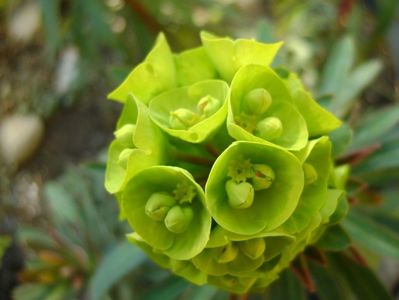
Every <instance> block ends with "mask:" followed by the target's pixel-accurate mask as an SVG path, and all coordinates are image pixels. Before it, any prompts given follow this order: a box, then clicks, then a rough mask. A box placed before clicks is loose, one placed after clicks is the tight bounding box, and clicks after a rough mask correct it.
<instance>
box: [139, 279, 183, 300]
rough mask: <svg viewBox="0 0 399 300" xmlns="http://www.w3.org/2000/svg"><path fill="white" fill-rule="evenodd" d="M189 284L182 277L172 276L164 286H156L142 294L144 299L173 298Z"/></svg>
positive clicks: (165, 299) (168, 299)
mask: <svg viewBox="0 0 399 300" xmlns="http://www.w3.org/2000/svg"><path fill="white" fill-rule="evenodd" d="M188 286H189V284H188V282H187V281H185V280H184V279H182V278H178V277H175V276H173V277H170V278H169V279H168V280H167V281H166V282H164V283H163V284H162V286H156V287H154V288H153V289H152V290H151V291H149V292H147V293H146V294H144V295H143V296H142V298H141V299H142V300H173V299H177V297H178V296H179V295H180V294H181V293H182V292H183V291H184V290H185V289H187V287H188Z"/></svg>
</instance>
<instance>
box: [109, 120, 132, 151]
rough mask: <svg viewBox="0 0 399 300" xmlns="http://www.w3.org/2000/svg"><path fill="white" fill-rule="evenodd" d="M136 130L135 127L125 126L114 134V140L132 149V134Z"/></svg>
mask: <svg viewBox="0 0 399 300" xmlns="http://www.w3.org/2000/svg"><path fill="white" fill-rule="evenodd" d="M135 130H136V125H133V124H126V125H124V126H122V127H121V128H119V129H118V130H117V131H115V132H114V135H115V137H116V139H117V140H118V141H119V142H120V143H121V144H122V145H123V146H125V147H127V148H133V147H134V143H133V134H134V132H135Z"/></svg>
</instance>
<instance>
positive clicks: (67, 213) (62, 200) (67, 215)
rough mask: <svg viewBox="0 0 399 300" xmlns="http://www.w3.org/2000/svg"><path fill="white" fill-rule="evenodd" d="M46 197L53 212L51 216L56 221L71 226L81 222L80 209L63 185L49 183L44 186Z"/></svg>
mask: <svg viewBox="0 0 399 300" xmlns="http://www.w3.org/2000/svg"><path fill="white" fill-rule="evenodd" d="M44 196H45V197H46V200H47V203H48V205H49V207H50V210H51V214H50V215H51V217H52V218H53V219H54V220H56V221H59V222H61V223H63V222H67V223H70V224H74V223H76V222H80V216H79V208H78V207H77V205H76V202H75V200H74V198H73V196H72V195H71V194H70V193H68V191H67V190H66V189H65V187H64V186H63V185H62V184H61V183H58V182H56V181H50V182H48V183H47V184H46V185H45V186H44Z"/></svg>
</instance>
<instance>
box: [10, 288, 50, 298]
mask: <svg viewBox="0 0 399 300" xmlns="http://www.w3.org/2000/svg"><path fill="white" fill-rule="evenodd" d="M50 289H51V286H48V285H44V284H24V285H20V286H19V287H17V288H16V289H15V290H14V292H13V299H15V300H43V299H46V296H47V295H48V294H49V292H50Z"/></svg>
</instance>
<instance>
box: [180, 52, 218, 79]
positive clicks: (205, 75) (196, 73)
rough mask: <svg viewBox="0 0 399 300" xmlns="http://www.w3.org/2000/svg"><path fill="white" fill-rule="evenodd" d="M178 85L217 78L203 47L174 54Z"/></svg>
mask: <svg viewBox="0 0 399 300" xmlns="http://www.w3.org/2000/svg"><path fill="white" fill-rule="evenodd" d="M175 64H176V73H177V82H178V86H186V85H191V84H193V83H196V82H200V81H203V80H208V79H215V78H217V77H218V76H217V71H216V69H215V66H214V65H213V64H212V62H211V60H210V59H209V57H208V55H207V54H206V51H205V49H204V47H198V48H194V49H190V50H186V51H183V52H181V53H179V54H177V55H176V56H175Z"/></svg>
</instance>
